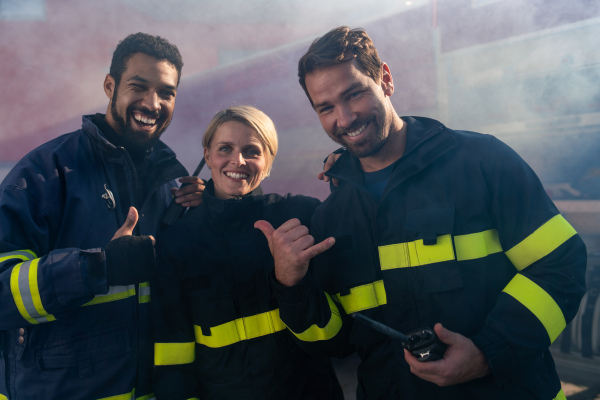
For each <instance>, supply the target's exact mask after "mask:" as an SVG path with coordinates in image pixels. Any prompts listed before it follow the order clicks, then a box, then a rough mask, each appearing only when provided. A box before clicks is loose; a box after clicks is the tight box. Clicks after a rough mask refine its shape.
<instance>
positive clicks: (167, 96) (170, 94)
mask: <svg viewBox="0 0 600 400" xmlns="http://www.w3.org/2000/svg"><path fill="white" fill-rule="evenodd" d="M160 97H161V98H163V99H165V100H170V99H172V98H173V97H175V92H171V91H169V90H167V91H163V92H160Z"/></svg>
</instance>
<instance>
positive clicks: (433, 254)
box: [379, 234, 454, 270]
mask: <svg viewBox="0 0 600 400" xmlns="http://www.w3.org/2000/svg"><path fill="white" fill-rule="evenodd" d="M450 260H454V249H453V248H452V238H451V236H450V235H449V234H448V235H442V236H438V237H437V243H436V244H433V245H428V246H426V245H424V244H423V240H422V239H419V240H415V241H414V242H407V243H396V244H389V245H386V246H379V263H380V265H381V269H382V270H387V269H394V268H407V267H418V266H421V265H427V264H433V263H438V262H443V261H450Z"/></svg>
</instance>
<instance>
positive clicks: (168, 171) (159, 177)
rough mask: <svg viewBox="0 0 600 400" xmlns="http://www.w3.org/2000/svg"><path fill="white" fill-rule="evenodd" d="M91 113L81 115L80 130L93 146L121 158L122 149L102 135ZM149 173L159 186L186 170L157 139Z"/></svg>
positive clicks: (150, 159) (150, 157) (183, 173)
mask: <svg viewBox="0 0 600 400" xmlns="http://www.w3.org/2000/svg"><path fill="white" fill-rule="evenodd" d="M92 117H93V115H84V116H83V117H82V130H83V132H84V134H85V135H87V136H88V137H89V138H90V140H91V141H92V143H93V144H94V145H95V147H96V148H97V149H98V150H100V151H101V152H103V153H105V154H106V155H107V156H109V157H114V158H122V157H123V149H119V148H117V147H116V146H115V145H113V144H112V143H110V142H109V141H108V140H107V139H106V138H105V137H104V136H103V135H102V132H101V130H100V128H99V127H98V126H96V124H94V122H93V120H92ZM148 165H149V171H150V172H149V173H153V174H155V176H154V182H156V184H155V185H156V186H160V185H162V184H164V183H166V182H168V181H171V180H173V179H175V178H179V177H182V176H187V175H188V172H187V170H186V169H185V167H184V166H183V165H181V163H180V162H179V161H177V159H176V157H175V152H174V151H173V150H171V149H170V148H169V146H167V145H166V144H164V143H163V142H162V141H161V140H159V141H158V142H157V143H156V144H155V145H154V147H153V149H152V151H151V152H150V154H149V156H148Z"/></svg>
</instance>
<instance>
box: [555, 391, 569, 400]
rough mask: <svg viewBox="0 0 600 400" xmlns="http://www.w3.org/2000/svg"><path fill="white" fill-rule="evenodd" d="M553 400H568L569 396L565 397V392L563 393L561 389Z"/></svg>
mask: <svg viewBox="0 0 600 400" xmlns="http://www.w3.org/2000/svg"><path fill="white" fill-rule="evenodd" d="M552 400H567V396H565V392H563V390H562V389H560V390H559V392H558V394H557V395H556V397H555V398H554V399H552Z"/></svg>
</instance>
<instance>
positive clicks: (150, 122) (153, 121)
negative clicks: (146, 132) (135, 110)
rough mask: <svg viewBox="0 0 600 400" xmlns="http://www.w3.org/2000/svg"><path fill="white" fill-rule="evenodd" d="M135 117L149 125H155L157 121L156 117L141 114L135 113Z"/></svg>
mask: <svg viewBox="0 0 600 400" xmlns="http://www.w3.org/2000/svg"><path fill="white" fill-rule="evenodd" d="M133 118H135V119H136V120H137V121H140V122H143V123H145V124H148V125H154V124H155V123H156V119H151V118H146V117H144V116H143V115H141V114H133Z"/></svg>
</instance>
